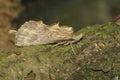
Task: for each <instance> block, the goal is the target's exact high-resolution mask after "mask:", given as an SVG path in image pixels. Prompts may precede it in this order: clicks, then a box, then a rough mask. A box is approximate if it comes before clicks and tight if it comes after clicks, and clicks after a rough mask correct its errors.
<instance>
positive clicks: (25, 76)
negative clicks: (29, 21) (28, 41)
mask: <svg viewBox="0 0 120 80" xmlns="http://www.w3.org/2000/svg"><path fill="white" fill-rule="evenodd" d="M80 33H83V34H84V36H83V39H82V40H81V41H80V42H78V43H76V44H73V45H67V46H64V45H58V46H55V45H54V44H49V45H40V46H29V47H15V48H14V49H13V50H12V51H10V52H9V53H12V54H11V55H9V56H7V54H6V53H5V52H4V51H2V52H0V80H119V79H120V26H118V25H115V24H114V23H107V24H103V25H95V26H92V27H91V26H88V27H86V28H83V29H81V30H79V31H78V32H77V33H76V35H77V34H80Z"/></svg>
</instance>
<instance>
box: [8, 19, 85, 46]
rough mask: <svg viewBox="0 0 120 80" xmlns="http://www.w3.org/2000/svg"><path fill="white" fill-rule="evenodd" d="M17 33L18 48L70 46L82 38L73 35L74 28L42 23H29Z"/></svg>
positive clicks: (16, 43)
mask: <svg viewBox="0 0 120 80" xmlns="http://www.w3.org/2000/svg"><path fill="white" fill-rule="evenodd" d="M10 33H15V45H16V46H31V45H41V44H50V43H58V44H69V43H75V42H77V41H79V40H80V39H81V38H82V36H83V35H82V34H80V35H78V36H75V35H73V28H72V27H68V26H59V24H58V23H57V24H54V25H46V24H44V23H43V22H42V21H33V20H30V21H27V22H25V23H24V24H23V25H22V26H21V27H20V28H19V29H18V30H17V31H15V30H10Z"/></svg>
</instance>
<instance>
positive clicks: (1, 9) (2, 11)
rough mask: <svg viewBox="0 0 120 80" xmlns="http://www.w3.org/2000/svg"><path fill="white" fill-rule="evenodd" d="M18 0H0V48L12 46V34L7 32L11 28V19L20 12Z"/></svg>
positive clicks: (6, 48) (4, 48)
mask: <svg viewBox="0 0 120 80" xmlns="http://www.w3.org/2000/svg"><path fill="white" fill-rule="evenodd" d="M20 9H21V8H20V3H19V0H13V1H12V0H0V50H8V49H11V48H12V47H13V36H11V35H9V34H8V31H9V30H10V29H13V26H12V23H11V22H12V20H13V19H15V18H16V17H17V16H18V13H19V12H20Z"/></svg>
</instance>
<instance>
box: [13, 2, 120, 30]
mask: <svg viewBox="0 0 120 80" xmlns="http://www.w3.org/2000/svg"><path fill="white" fill-rule="evenodd" d="M21 4H22V6H23V8H24V9H23V11H22V12H21V14H20V16H19V17H18V18H17V19H16V20H14V21H15V23H16V24H17V26H18V27H20V25H21V24H23V23H24V22H25V21H28V20H31V19H32V20H43V21H44V23H46V24H53V23H57V22H60V24H62V25H68V26H72V27H74V29H75V30H78V29H80V28H82V27H84V26H88V25H94V24H101V23H105V22H109V21H111V20H112V19H113V18H114V17H115V16H117V15H119V13H120V6H119V4H120V0H21Z"/></svg>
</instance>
